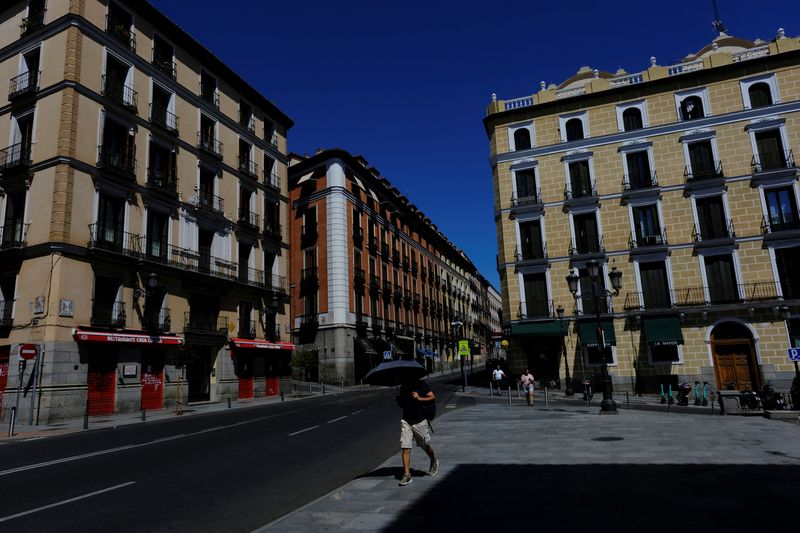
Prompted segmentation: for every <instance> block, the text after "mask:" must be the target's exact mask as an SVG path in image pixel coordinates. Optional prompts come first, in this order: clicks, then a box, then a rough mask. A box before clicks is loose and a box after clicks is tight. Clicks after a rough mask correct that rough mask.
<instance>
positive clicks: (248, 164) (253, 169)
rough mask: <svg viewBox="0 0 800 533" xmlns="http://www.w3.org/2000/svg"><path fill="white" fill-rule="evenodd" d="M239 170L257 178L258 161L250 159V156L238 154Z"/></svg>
mask: <svg viewBox="0 0 800 533" xmlns="http://www.w3.org/2000/svg"><path fill="white" fill-rule="evenodd" d="M239 170H241V171H242V172H244V173H245V174H247V175H248V176H250V177H251V178H254V179H256V180H257V179H258V163H256V162H255V161H253V160H252V159H250V156H242V155H240V156H239Z"/></svg>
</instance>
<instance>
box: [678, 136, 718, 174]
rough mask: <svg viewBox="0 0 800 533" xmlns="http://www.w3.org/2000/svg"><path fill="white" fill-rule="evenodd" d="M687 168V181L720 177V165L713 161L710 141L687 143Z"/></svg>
mask: <svg viewBox="0 0 800 533" xmlns="http://www.w3.org/2000/svg"><path fill="white" fill-rule="evenodd" d="M687 150H688V152H689V166H688V167H687V169H686V175H687V179H695V180H699V179H708V178H718V177H722V165H721V164H720V163H719V162H718V161H715V160H714V149H713V147H712V145H711V140H703V141H698V142H693V143H689V144H688V146H687Z"/></svg>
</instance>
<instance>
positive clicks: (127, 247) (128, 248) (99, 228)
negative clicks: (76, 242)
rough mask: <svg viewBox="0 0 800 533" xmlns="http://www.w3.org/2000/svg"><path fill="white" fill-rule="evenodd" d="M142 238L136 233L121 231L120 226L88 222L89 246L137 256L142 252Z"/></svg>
mask: <svg viewBox="0 0 800 533" xmlns="http://www.w3.org/2000/svg"><path fill="white" fill-rule="evenodd" d="M141 242H142V238H141V236H140V235H137V234H136V233H128V232H127V231H122V227H111V226H105V225H102V224H89V248H90V249H99V250H107V251H109V252H116V253H120V254H125V255H130V256H134V257H138V256H140V255H141V253H142V246H141Z"/></svg>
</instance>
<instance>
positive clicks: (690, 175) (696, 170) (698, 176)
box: [683, 161, 725, 182]
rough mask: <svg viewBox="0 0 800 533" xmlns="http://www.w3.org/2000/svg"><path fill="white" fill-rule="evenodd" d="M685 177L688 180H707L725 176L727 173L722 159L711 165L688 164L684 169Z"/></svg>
mask: <svg viewBox="0 0 800 533" xmlns="http://www.w3.org/2000/svg"><path fill="white" fill-rule="evenodd" d="M683 177H684V179H685V180H686V181H687V182H690V181H698V180H707V179H714V178H724V177H725V173H724V172H723V171H722V161H714V162H713V163H712V164H710V165H695V166H694V167H692V165H686V167H685V168H684V170H683Z"/></svg>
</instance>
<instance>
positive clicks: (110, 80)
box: [102, 54, 137, 108]
mask: <svg viewBox="0 0 800 533" xmlns="http://www.w3.org/2000/svg"><path fill="white" fill-rule="evenodd" d="M102 92H103V96H105V97H106V98H108V99H110V100H113V101H114V102H116V103H117V104H120V105H122V106H124V107H127V108H135V107H136V96H137V95H136V91H135V90H134V89H133V68H132V67H131V66H130V65H129V64H127V63H125V62H124V61H122V60H120V59H118V58H117V57H116V56H114V55H112V54H106V73H105V75H104V76H103V91H102Z"/></svg>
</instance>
